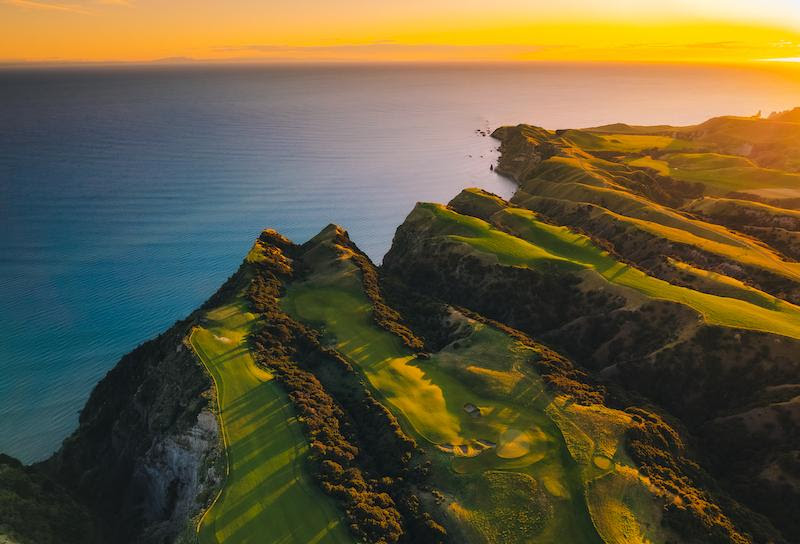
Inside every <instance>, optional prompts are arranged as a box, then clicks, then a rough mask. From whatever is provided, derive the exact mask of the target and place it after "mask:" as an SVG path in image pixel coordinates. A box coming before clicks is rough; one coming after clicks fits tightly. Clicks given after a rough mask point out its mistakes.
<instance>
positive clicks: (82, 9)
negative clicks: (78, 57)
mask: <svg viewBox="0 0 800 544" xmlns="http://www.w3.org/2000/svg"><path fill="white" fill-rule="evenodd" d="M87 3H88V4H93V5H98V6H126V7H127V6H132V5H133V2H132V0H92V1H91V2H84V3H82V4H65V3H63V2H49V1H44V0H0V4H6V5H9V6H15V7H18V8H20V9H28V10H36V11H60V12H67V13H77V14H80V15H94V12H93V11H92V10H90V9H89V8H88V7H87V6H86V4H87Z"/></svg>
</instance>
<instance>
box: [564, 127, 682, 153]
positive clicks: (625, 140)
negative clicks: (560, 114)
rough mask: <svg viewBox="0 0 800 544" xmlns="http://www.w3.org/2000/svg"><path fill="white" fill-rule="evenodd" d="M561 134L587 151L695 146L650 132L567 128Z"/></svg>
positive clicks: (629, 151) (675, 148) (622, 150)
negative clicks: (587, 130)
mask: <svg viewBox="0 0 800 544" xmlns="http://www.w3.org/2000/svg"><path fill="white" fill-rule="evenodd" d="M561 136H562V137H563V138H564V139H565V140H566V141H567V142H569V143H571V144H573V145H576V146H578V147H580V148H581V149H585V150H587V151H621V152H627V153H635V152H637V151H643V150H645V149H664V150H670V151H673V150H674V151H679V150H682V149H692V148H696V147H697V145H696V144H693V143H692V142H690V141H688V140H678V139H676V138H672V137H671V136H657V135H650V134H620V133H605V134H599V133H594V132H586V131H582V130H567V131H565V132H563V133H562V134H561Z"/></svg>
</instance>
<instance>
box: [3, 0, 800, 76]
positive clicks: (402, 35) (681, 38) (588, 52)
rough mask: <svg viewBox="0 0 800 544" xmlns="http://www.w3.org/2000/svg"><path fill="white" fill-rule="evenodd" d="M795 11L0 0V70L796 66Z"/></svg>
mask: <svg viewBox="0 0 800 544" xmlns="http://www.w3.org/2000/svg"><path fill="white" fill-rule="evenodd" d="M798 59H800V0H603V1H596V0H399V1H398V0H377V1H376V0H338V1H331V0H328V1H324V0H226V1H223V0H170V1H164V2H162V1H156V0H0V62H2V63H17V62H22V63H25V62H34V63H36V62H46V63H50V62H152V61H159V60H160V61H164V60H172V61H179V60H186V61H190V60H198V61H223V60H227V61H252V60H263V61H273V62H275V61H316V62H318V61H332V62H333V61H356V62H388V61H537V60H538V61H631V62H713V63H727V62H733V63H741V62H753V61H758V62H761V61H765V60H772V61H784V62H790V61H794V62H797V61H798Z"/></svg>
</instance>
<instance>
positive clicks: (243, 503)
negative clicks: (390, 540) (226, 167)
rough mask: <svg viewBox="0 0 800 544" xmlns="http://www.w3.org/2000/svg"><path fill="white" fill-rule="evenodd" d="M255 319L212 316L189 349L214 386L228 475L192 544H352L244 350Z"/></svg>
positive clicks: (231, 308)
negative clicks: (197, 539) (199, 360)
mask: <svg viewBox="0 0 800 544" xmlns="http://www.w3.org/2000/svg"><path fill="white" fill-rule="evenodd" d="M254 319H255V316H254V315H253V314H251V313H249V312H248V311H247V307H246V304H245V303H244V301H242V300H236V301H235V302H232V303H230V304H226V305H223V306H219V307H217V308H214V309H211V310H209V311H208V313H207V314H206V318H205V324H204V325H203V326H202V327H198V328H196V329H195V330H194V331H193V333H192V336H191V344H192V347H193V348H194V350H195V352H196V353H197V354H198V356H199V357H200V359H201V360H202V362H203V364H204V365H205V366H206V368H207V369H208V371H209V373H210V374H211V375H212V377H213V378H214V382H215V384H216V389H217V398H218V402H219V409H220V413H219V417H220V422H221V428H222V429H223V436H224V439H225V446H226V449H227V455H228V467H229V473H228V478H227V481H226V482H225V487H224V488H223V491H222V494H221V495H220V497H218V499H217V501H216V502H215V503H214V505H213V506H212V507H211V509H210V510H209V511H208V512H207V513H206V515H205V516H204V518H203V519H202V522H201V524H200V525H199V527H198V537H199V541H200V542H201V543H203V544H207V543H217V542H220V543H221V542H267V543H269V542H273V543H283V542H321V543H322V542H325V543H336V544H338V543H345V542H352V541H353V540H352V538H351V537H350V535H349V533H348V531H347V528H346V527H344V526H343V525H342V523H341V521H340V515H339V513H338V511H337V510H336V508H335V507H334V506H333V502H332V500H331V499H330V498H329V497H327V496H325V495H324V494H323V493H322V492H321V491H320V490H319V489H318V488H317V487H316V485H315V483H314V481H313V480H312V479H311V475H310V474H309V473H308V471H307V468H306V466H305V463H306V461H305V459H306V455H307V452H308V443H307V441H306V439H305V438H304V436H303V433H302V430H301V428H300V424H299V423H298V421H297V420H296V418H295V416H294V411H293V408H292V406H291V404H290V402H289V400H288V398H287V396H286V394H285V393H284V392H283V391H282V390H281V389H280V387H279V386H278V385H277V384H276V383H274V382H273V381H272V376H271V374H270V373H269V372H266V371H264V370H262V369H260V368H258V367H257V366H256V365H255V363H254V361H253V358H252V356H251V354H250V350H249V347H248V345H247V335H248V334H249V332H250V330H251V328H252V326H253V324H254V321H253V320H254Z"/></svg>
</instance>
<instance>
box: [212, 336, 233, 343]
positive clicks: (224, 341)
mask: <svg viewBox="0 0 800 544" xmlns="http://www.w3.org/2000/svg"><path fill="white" fill-rule="evenodd" d="M214 338H216V339H217V340H219V341H220V342H222V343H223V344H230V343H231V342H233V340H231V339H230V338H228V337H227V336H217V335H216V334H215V335H214Z"/></svg>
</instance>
